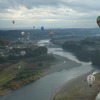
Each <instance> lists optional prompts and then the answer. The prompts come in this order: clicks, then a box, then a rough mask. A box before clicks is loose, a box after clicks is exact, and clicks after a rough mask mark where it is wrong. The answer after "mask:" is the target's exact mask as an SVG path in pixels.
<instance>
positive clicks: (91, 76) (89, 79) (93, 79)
mask: <svg viewBox="0 0 100 100" xmlns="http://www.w3.org/2000/svg"><path fill="white" fill-rule="evenodd" d="M94 81H95V77H94V75H93V74H90V75H88V76H87V82H88V84H89V85H90V86H92V84H93V82H94Z"/></svg>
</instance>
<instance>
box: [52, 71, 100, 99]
mask: <svg viewBox="0 0 100 100" xmlns="http://www.w3.org/2000/svg"><path fill="white" fill-rule="evenodd" d="M92 72H93V71H91V72H89V73H87V74H84V75H81V76H78V77H77V78H75V79H73V80H71V81H69V82H67V83H65V84H64V85H63V86H61V87H60V88H59V89H58V90H57V91H56V93H55V94H54V96H53V100H95V98H96V95H97V93H98V92H99V91H100V84H99V85H98V83H97V82H95V83H94V84H93V86H92V87H90V86H89V85H88V84H87V81H86V78H87V76H88V75H89V74H90V73H92Z"/></svg>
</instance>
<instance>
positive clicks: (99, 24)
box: [97, 16, 100, 27]
mask: <svg viewBox="0 0 100 100" xmlns="http://www.w3.org/2000/svg"><path fill="white" fill-rule="evenodd" d="M97 24H98V26H99V27H100V16H98V17H97Z"/></svg>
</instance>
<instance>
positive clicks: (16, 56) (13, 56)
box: [0, 46, 47, 63]
mask: <svg viewBox="0 0 100 100" xmlns="http://www.w3.org/2000/svg"><path fill="white" fill-rule="evenodd" d="M21 51H25V52H26V54H25V55H24V56H23V55H21ZM46 54H47V48H46V47H44V46H40V47H37V48H35V49H32V48H25V49H19V48H15V49H14V48H13V49H12V50H10V53H9V55H8V56H3V57H2V56H0V63H4V62H7V61H8V62H9V61H10V60H11V61H14V60H15V61H16V60H20V59H25V58H29V57H33V58H35V59H39V57H40V58H41V56H43V55H46Z"/></svg>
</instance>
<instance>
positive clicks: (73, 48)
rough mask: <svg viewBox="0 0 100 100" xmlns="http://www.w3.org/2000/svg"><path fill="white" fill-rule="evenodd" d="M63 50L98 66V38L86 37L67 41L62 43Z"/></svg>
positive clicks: (99, 48) (99, 47) (99, 55)
mask: <svg viewBox="0 0 100 100" xmlns="http://www.w3.org/2000/svg"><path fill="white" fill-rule="evenodd" d="M62 47H63V49H64V50H67V51H69V52H72V53H73V54H74V55H75V56H76V57H77V58H78V59H79V60H80V61H85V62H89V61H91V62H92V64H93V65H95V66H100V40H99V39H97V38H92V39H90V38H87V39H85V40H81V41H67V42H65V43H64V44H63V45H62Z"/></svg>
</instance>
